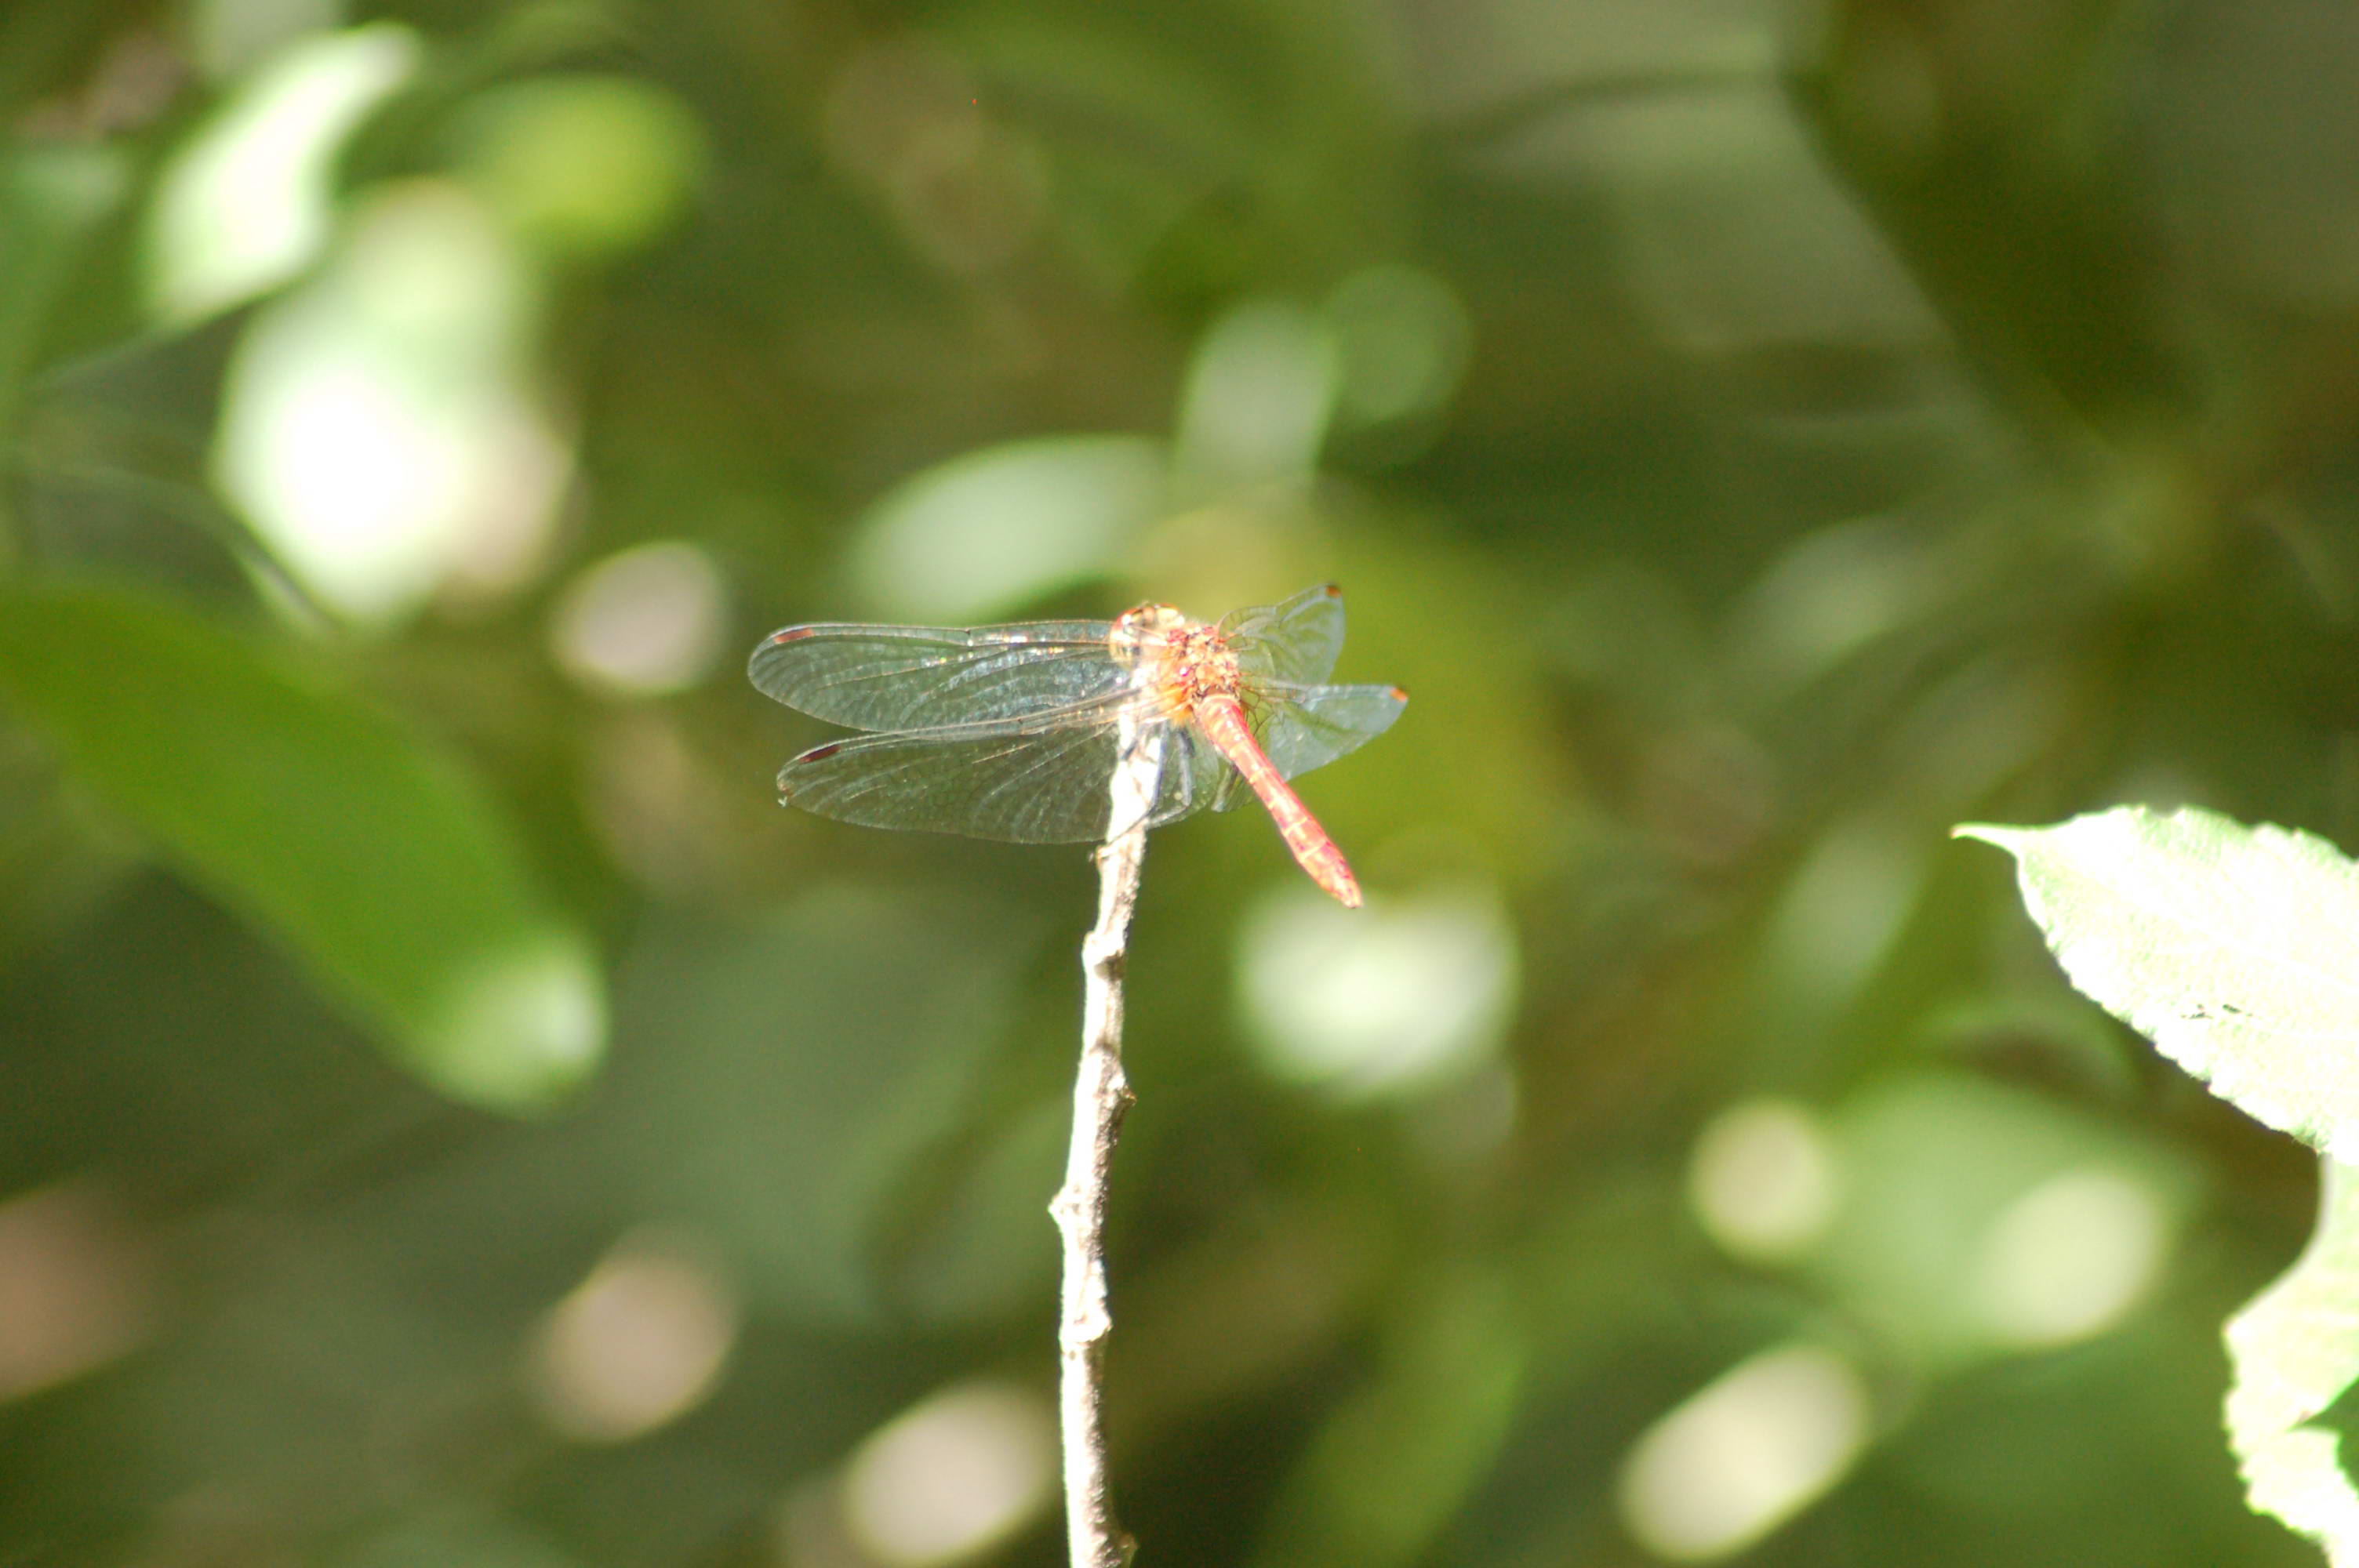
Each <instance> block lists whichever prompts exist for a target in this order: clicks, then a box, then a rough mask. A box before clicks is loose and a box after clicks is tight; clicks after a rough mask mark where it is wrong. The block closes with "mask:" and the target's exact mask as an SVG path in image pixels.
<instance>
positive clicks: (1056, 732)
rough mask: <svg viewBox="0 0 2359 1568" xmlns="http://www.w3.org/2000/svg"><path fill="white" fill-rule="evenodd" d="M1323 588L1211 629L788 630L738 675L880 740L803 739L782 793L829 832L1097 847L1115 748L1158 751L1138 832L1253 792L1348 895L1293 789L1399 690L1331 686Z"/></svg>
mask: <svg viewBox="0 0 2359 1568" xmlns="http://www.w3.org/2000/svg"><path fill="white" fill-rule="evenodd" d="M1342 651H1343V589H1339V588H1337V587H1336V586H1334V585H1333V584H1332V583H1326V584H1321V585H1320V586H1318V587H1316V588H1310V589H1304V590H1303V591H1302V592H1300V593H1298V594H1296V595H1295V596H1294V597H1293V598H1291V599H1288V600H1285V601H1284V602H1283V603H1280V604H1273V605H1261V606H1256V608H1254V609H1250V610H1240V611H1237V612H1236V613H1234V614H1233V615H1230V616H1228V617H1226V618H1224V619H1223V620H1222V621H1220V622H1217V623H1212V622H1201V621H1193V620H1190V619H1189V618H1188V617H1187V616H1185V615H1183V614H1181V613H1180V611H1178V610H1176V609H1174V608H1173V607H1172V606H1170V605H1168V604H1141V605H1138V606H1136V608H1134V609H1131V610H1129V611H1125V612H1124V613H1123V614H1122V615H1120V616H1118V617H1116V618H1115V619H1114V620H1113V621H1027V622H1015V623H1012V624H1008V625H1002V626H974V627H963V628H961V627H947V626H871V625H861V624H856V623H853V622H822V623H820V624H817V625H810V626H789V627H788V628H786V629H785V630H784V631H781V632H774V633H771V634H770V635H769V636H768V637H766V638H765V639H763V641H762V643H761V645H760V646H759V647H757V648H756V649H755V650H754V656H753V659H752V660H751V662H750V663H749V664H748V665H747V668H746V674H747V675H748V676H750V677H751V678H752V680H753V682H754V685H755V686H756V687H758V688H759V689H760V690H761V691H762V692H763V693H764V694H765V695H766V696H768V697H776V698H777V700H778V701H780V702H783V703H785V704H786V705H787V706H788V707H789V708H797V709H799V710H800V711H801V712H804V713H808V714H810V715H811V716H812V717H813V718H815V719H826V720H827V721H828V722H830V723H832V724H841V725H843V726H845V727H847V728H850V729H853V730H870V731H874V733H870V734H865V735H860V736H856V737H853V738H850V739H846V740H838V741H828V742H827V743H826V744H824V745H821V746H814V747H812V748H811V749H810V751H808V752H803V753H802V754H801V755H800V756H799V757H797V758H795V759H794V760H793V761H792V762H788V764H787V765H786V766H785V767H784V768H782V769H780V770H779V772H778V798H779V800H780V801H781V802H782V803H784V804H786V805H789V806H801V807H802V808H803V809H805V810H806V811H814V812H817V813H818V814H819V815H821V816H831V817H834V818H835V819H837V820H838V821H842V822H852V823H858V824H861V825H863V826H865V827H901V828H916V829H920V830H924V831H929V832H935V833H955V834H962V835H964V836H966V837H968V838H996V839H1002V840H1006V841H1008V842H1013V843H1019V844H1076V843H1103V842H1105V841H1106V839H1107V838H1108V837H1109V831H1108V830H1109V829H1110V828H1115V827H1128V826H1130V825H1129V824H1128V823H1121V824H1117V823H1115V822H1114V820H1113V816H1114V795H1113V793H1112V790H1111V787H1110V786H1111V784H1112V781H1113V779H1114V771H1115V769H1116V768H1117V767H1119V766H1120V765H1121V764H1122V762H1123V760H1124V758H1125V754H1129V755H1136V754H1139V753H1138V752H1129V753H1125V746H1131V747H1140V746H1142V744H1143V743H1152V751H1151V752H1148V753H1147V754H1151V755H1153V756H1154V757H1155V758H1156V759H1157V761H1156V769H1155V773H1156V776H1155V780H1154V787H1153V788H1152V789H1149V790H1147V792H1146V799H1147V807H1146V825H1147V827H1160V826H1161V825H1163V824H1164V823H1167V822H1176V821H1178V820H1179V819H1180V818H1181V817H1183V816H1190V815H1191V814H1193V813H1195V812H1198V811H1201V810H1202V809H1204V808H1205V807H1206V806H1210V807H1211V808H1212V809H1213V810H1214V811H1226V810H1228V809H1230V808H1231V807H1232V806H1236V805H1237V804H1238V803H1239V802H1241V801H1242V800H1244V799H1245V796H1246V795H1254V796H1256V797H1257V798H1258V799H1259V800H1260V801H1261V803H1262V805H1263V806H1266V807H1267V808H1268V811H1269V814H1270V816H1271V817H1272V818H1273V819H1274V820H1275V821H1276V822H1277V831H1278V835H1279V837H1280V838H1283V839H1284V840H1285V842H1286V847H1287V849H1289V850H1290V851H1292V852H1293V855H1294V859H1295V860H1296V861H1298V862H1299V864H1300V865H1301V867H1302V869H1303V870H1304V871H1307V872H1309V873H1310V878H1311V880H1312V881H1316V882H1317V883H1318V884H1319V885H1320V886H1321V888H1324V889H1325V890H1326V891H1327V892H1330V893H1332V894H1333V895H1334V896H1335V897H1336V898H1338V899H1340V900H1342V901H1343V903H1345V904H1348V905H1354V906H1356V905H1357V904H1358V903H1360V887H1359V883H1358V882H1357V881H1354V880H1353V876H1352V868H1351V866H1350V865H1349V864H1348V863H1347V862H1346V861H1345V860H1344V859H1343V851H1342V850H1341V849H1337V848H1336V847H1335V841H1334V839H1332V838H1330V837H1329V836H1328V833H1327V830H1326V829H1325V828H1324V827H1321V826H1320V825H1319V819H1318V818H1317V817H1315V816H1311V815H1310V807H1309V806H1304V805H1303V804H1302V799H1301V797H1300V796H1299V795H1296V794H1295V793H1294V791H1293V790H1292V789H1291V788H1290V787H1288V784H1287V781H1288V779H1291V778H1294V777H1296V776H1298V775H1299V774H1302V773H1308V772H1310V770H1311V769H1312V768H1316V767H1321V766H1322V765H1324V764H1326V763H1328V762H1333V761H1334V760H1335V759H1336V758H1338V757H1341V756H1343V755H1344V754H1345V753H1347V752H1353V751H1356V750H1358V749H1359V748H1360V747H1361V746H1363V745H1364V744H1365V743H1366V742H1367V741H1370V740H1373V739H1374V738H1375V737H1376V736H1378V735H1381V734H1383V733H1384V732H1385V731H1386V730H1388V729H1390V728H1391V727H1392V723H1393V720H1395V719H1398V718H1399V717H1400V714H1401V708H1402V707H1403V705H1404V704H1406V703H1407V702H1408V693H1406V692H1404V691H1403V690H1401V688H1400V687H1397V686H1331V685H1328V684H1327V677H1328V676H1329V675H1330V674H1331V673H1332V671H1333V670H1334V668H1335V659H1336V656H1337V654H1340V653H1341V652H1342Z"/></svg>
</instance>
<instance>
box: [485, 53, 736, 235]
mask: <svg viewBox="0 0 2359 1568" xmlns="http://www.w3.org/2000/svg"><path fill="white" fill-rule="evenodd" d="M457 135H458V139H459V141H460V144H461V146H462V155H461V156H462V161H463V165H464V168H465V172H466V178H467V179H468V181H469V183H470V184H471V185H473V188H474V189H476V190H477V191H478V192H479V193H480V194H481V195H482V196H483V198H484V203H485V205H487V206H488V207H490V208H491V210H492V211H495V212H497V213H498V214H500V215H501V216H502V217H503V218H504V219H506V221H507V222H509V223H511V224H513V225H514V226H515V228H516V231H517V232H520V233H522V234H523V235H525V236H526V237H527V239H529V240H531V241H533V242H535V243H538V244H539V245H542V246H545V247H546V248H548V249H549V250H552V251H557V252H561V253H569V254H586V255H600V254H610V253H612V252H615V251H620V250H624V249H627V248H628V247H630V246H632V245H636V244H641V243H646V242H647V241H648V240H650V239H652V238H654V237H655V236H657V235H658V234H659V233H660V232H662V231H663V230H664V229H665V228H667V227H668V226H669V224H670V223H671V222H673V221H674V220H675V219H676V218H677V217H678V216H679V212H680V211H682V209H683V208H684V207H685V206H686V205H687V201H688V198H689V194H690V191H691V190H693V189H694V188H695V186H696V182H697V179H698V178H699V177H700V175H701V170H702V168H703V163H704V141H703V135H702V132H701V130H700V128H699V127H698V125H697V123H696V121H695V119H694V118H693V117H692V116H691V115H690V114H689V112H688V111H687V109H685V108H684V107H682V106H681V104H680V103H679V101H678V100H676V99H675V98H673V97H672V96H671V95H670V94H669V93H668V92H664V91H663V90H662V89H661V88H659V87H657V86H655V85H654V84H652V83H649V82H645V81H634V80H631V79H629V78H625V77H604V76H575V77H548V78H541V79H539V80H537V81H523V82H517V83H515V84H513V85H511V86H507V87H504V88H502V89H500V90H499V91H497V92H492V93H488V94H486V95H485V96H484V97H483V98H482V99H480V100H478V101H476V102H475V103H473V104H472V105H471V106H470V108H469V110H468V113H467V114H466V115H465V117H464V119H463V120H462V122H461V124H460V125H459V127H458V132H457Z"/></svg>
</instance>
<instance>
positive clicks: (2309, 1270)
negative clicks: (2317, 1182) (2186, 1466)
mask: <svg viewBox="0 0 2359 1568" xmlns="http://www.w3.org/2000/svg"><path fill="white" fill-rule="evenodd" d="M2321 1171H2322V1174H2323V1177H2324V1191H2323V1193H2322V1194H2321V1200H2320V1205H2319V1217H2318V1228H2317V1230H2316V1231H2315V1232H2313V1233H2312V1235H2311V1236H2310V1246H2309V1248H2308V1249H2306V1250H2305V1251H2304V1252H2303V1253H2302V1255H2301V1259H2300V1260H2299V1262H2297V1263H2295V1265H2294V1266H2293V1267H2292V1268H2291V1269H2289V1270H2288V1271H2286V1273H2285V1274H2284V1275H2283V1276H2282V1277H2280V1278H2279V1279H2278V1280H2277V1282H2276V1283H2275V1284H2273V1285H2271V1286H2270V1287H2269V1288H2268V1289H2267V1290H2266V1291H2264V1292H2261V1294H2260V1295H2258V1296H2257V1297H2256V1298H2254V1300H2253V1301H2252V1302H2251V1303H2250V1304H2248V1305H2247V1306H2245V1309H2244V1310H2243V1311H2242V1312H2239V1313H2238V1314H2236V1315H2235V1316H2234V1317H2233V1318H2230V1319H2229V1320H2228V1357H2229V1360H2230V1362H2231V1363H2232V1364H2233V1367H2234V1372H2235V1385H2234V1387H2233V1388H2232V1389H2230V1390H2229V1391H2228V1442H2229V1444H2230V1445H2231V1446H2232V1447H2234V1449H2235V1451H2236V1458H2237V1462H2238V1464H2239V1465H2240V1467H2241V1468H2242V1469H2243V1471H2244V1476H2245V1492H2246V1495H2247V1497H2248V1498H2250V1499H2251V1501H2252V1505H2253V1506H2254V1507H2255V1508H2256V1509H2260V1510H2261V1511H2262V1512H2264V1513H2268V1514H2273V1515H2275V1516H2276V1517H2277V1518H2278V1519H2283V1520H2284V1521H2285V1522H2286V1523H2287V1524H2288V1525H2290V1526H2292V1527H2293V1528H2294V1529H2295V1530H2299V1531H2300V1532H2301V1533H2302V1534H2304V1535H2307V1536H2310V1537H2312V1538H2314V1539H2315V1540H2317V1541H2319V1542H2320V1543H2321V1545H2323V1546H2324V1547H2325V1548H2326V1551H2327V1555H2328V1557H2329V1558H2330V1559H2331V1560H2332V1562H2334V1563H2359V1488H2354V1487H2353V1485H2352V1480H2351V1476H2350V1473H2349V1471H2348V1470H2347V1469H2346V1468H2345V1466H2344V1462H2343V1437H2344V1434H2345V1433H2346V1432H2347V1431H2348V1430H2349V1425H2350V1422H2349V1417H2348V1413H2347V1411H2343V1410H2341V1409H2339V1408H2338V1407H2339V1406H2341V1405H2342V1404H2343V1403H2344V1402H2345V1398H2346V1396H2347V1394H2348V1393H2349V1391H2350V1390H2351V1387H2352V1385H2353V1383H2354V1380H2359V1316H2354V1314H2353V1313H2352V1310H2351V1303H2353V1302H2354V1300H2359V1181H2354V1179H2353V1177H2354V1171H2353V1169H2352V1167H2351V1166H2349V1165H2345V1164H2343V1163H2342V1162H2339V1161H2335V1160H2332V1159H2330V1160H2327V1161H2325V1162H2322V1165H2321Z"/></svg>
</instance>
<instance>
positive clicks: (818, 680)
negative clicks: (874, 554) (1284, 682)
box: [745, 621, 1130, 730]
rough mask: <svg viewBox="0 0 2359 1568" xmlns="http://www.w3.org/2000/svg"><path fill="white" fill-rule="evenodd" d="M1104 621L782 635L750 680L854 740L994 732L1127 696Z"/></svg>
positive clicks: (809, 629) (758, 658) (829, 628)
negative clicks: (862, 734) (994, 727)
mask: <svg viewBox="0 0 2359 1568" xmlns="http://www.w3.org/2000/svg"><path fill="white" fill-rule="evenodd" d="M1111 630H1112V629H1111V628H1110V627H1109V626H1108V625H1107V624H1106V623H1105V622H1103V621H1032V622H1022V623H1020V624H1016V625H1009V626H976V627H968V628H960V627H951V626H861V625H853V624H849V623H825V624H821V625H816V626H789V627H788V628H787V629H786V630H785V631H783V632H774V633H771V634H770V635H769V636H767V637H766V638H764V639H763V641H762V645H761V646H760V647H758V648H756V649H755V650H754V656H753V658H752V659H751V660H750V661H749V662H748V663H747V665H746V666H745V674H746V676H748V677H749V678H750V679H751V680H752V681H753V683H754V685H755V686H756V687H757V688H758V689H759V690H760V691H761V692H762V694H763V695H764V696H766V697H776V698H777V700H778V701H780V702H783V703H785V704H786V705H787V706H788V708H799V709H800V710H801V711H802V712H805V713H808V714H810V716H811V717H812V718H814V719H826V720H828V721H829V722H830V723H832V724H844V725H849V726H850V727H852V728H853V729H854V730H923V729H929V728H933V727H935V726H940V725H951V724H987V723H992V722H994V721H996V720H999V719H1017V718H1023V717H1026V716H1028V715H1035V714H1039V713H1045V712H1048V711H1049V710H1051V709H1056V708H1074V707H1077V706H1082V705H1086V704H1088V703H1090V702H1092V701H1093V700H1095V699H1097V698H1100V697H1106V696H1109V695H1111V694H1113V693H1114V692H1118V691H1120V690H1121V689H1122V688H1123V687H1125V686H1126V685H1128V683H1129V680H1130V672H1129V671H1128V670H1126V669H1125V668H1124V667H1123V666H1122V665H1118V664H1116V663H1114V656H1113V654H1112V653H1111V652H1110V650H1109V648H1108V645H1107V641H1106V639H1107V634H1108V633H1109V632H1110V631H1111Z"/></svg>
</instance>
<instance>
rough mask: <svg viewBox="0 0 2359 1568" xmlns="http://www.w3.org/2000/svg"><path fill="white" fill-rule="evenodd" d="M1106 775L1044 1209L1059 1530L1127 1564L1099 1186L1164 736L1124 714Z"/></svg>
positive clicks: (1117, 1084)
mask: <svg viewBox="0 0 2359 1568" xmlns="http://www.w3.org/2000/svg"><path fill="white" fill-rule="evenodd" d="M1121 756H1122V762H1120V764H1119V765H1118V766H1116V767H1115V769H1114V781H1113V786H1112V787H1113V796H1114V802H1113V804H1114V815H1113V816H1112V817H1110V818H1109V819H1108V820H1109V821H1110V822H1112V823H1113V824H1114V829H1113V830H1112V831H1111V832H1110V833H1109V835H1108V837H1107V838H1106V841H1105V843H1104V844H1103V845H1102V846H1101V847H1100V848H1099V849H1098V854H1097V861H1098V923H1097V925H1095V926H1093V928H1092V929H1091V931H1090V934H1089V935H1087V936H1085V937H1083V938H1082V1060H1081V1066H1080V1069H1079V1071H1077V1072H1076V1073H1075V1074H1074V1076H1073V1141H1072V1145H1071V1149H1070V1151H1069V1152H1068V1153H1067V1155H1066V1158H1065V1184H1064V1186H1063V1187H1061V1188H1060V1189H1059V1191H1058V1193H1057V1196H1056V1200H1055V1201H1054V1202H1052V1203H1051V1204H1049V1213H1050V1214H1051V1215H1053V1216H1055V1217H1056V1220H1057V1228H1058V1229H1059V1230H1060V1232H1062V1233H1063V1235H1064V1238H1065V1276H1064V1297H1063V1312H1062V1319H1061V1322H1060V1325H1059V1327H1058V1333H1057V1347H1058V1351H1059V1360H1060V1375H1059V1378H1058V1399H1057V1411H1058V1418H1059V1422H1060V1426H1061V1428H1062V1430H1063V1433H1064V1440H1065V1530H1066V1538H1067V1541H1069V1543H1070V1547H1071V1556H1072V1568H1124V1565H1125V1564H1126V1563H1129V1561H1130V1556H1131V1553H1132V1552H1133V1551H1134V1550H1136V1542H1134V1541H1132V1540H1131V1539H1130V1538H1129V1537H1128V1536H1126V1535H1125V1534H1124V1533H1123V1532H1122V1527H1121V1526H1119V1525H1117V1524H1116V1523H1115V1522H1114V1497H1113V1493H1112V1491H1111V1490H1110V1488H1109V1487H1108V1485H1107V1481H1106V1453H1105V1380H1104V1371H1105V1342H1106V1336H1107V1335H1108V1334H1109V1333H1111V1332H1112V1331H1113V1328H1114V1318H1113V1315H1112V1314H1111V1313H1109V1312H1108V1310H1107V1307H1106V1266H1105V1217H1106V1193H1107V1188H1108V1186H1109V1185H1110V1184H1111V1179H1112V1176H1113V1173H1114V1144H1115V1143H1116V1141H1119V1140H1120V1139H1121V1137H1122V1119H1123V1117H1124V1115H1125V1113H1126V1112H1127V1111H1128V1110H1129V1109H1130V1101H1131V1093H1130V1080H1129V1078H1128V1077H1127V1076H1125V1075H1124V1073H1123V1070H1122V970H1123V959H1124V954H1125V948H1126V946H1127V944H1128V942H1129V939H1130V914H1131V911H1132V909H1133V908H1134V907H1135V906H1136V904H1137V903H1138V877H1139V867H1140V863H1141V862H1142V861H1143V860H1145V859H1146V857H1147V814H1148V812H1149V811H1150V810H1151V809H1152V807H1153V806H1154V802H1155V792H1156V784H1157V781H1158V778H1159V777H1160V775H1161V773H1162V762H1163V756H1162V742H1161V739H1160V737H1159V736H1158V735H1157V734H1153V733H1150V734H1147V735H1146V736H1143V737H1142V736H1140V735H1138V734H1136V733H1135V732H1134V730H1132V727H1131V724H1130V721H1128V720H1126V719H1125V721H1124V724H1123V730H1122V734H1121Z"/></svg>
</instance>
